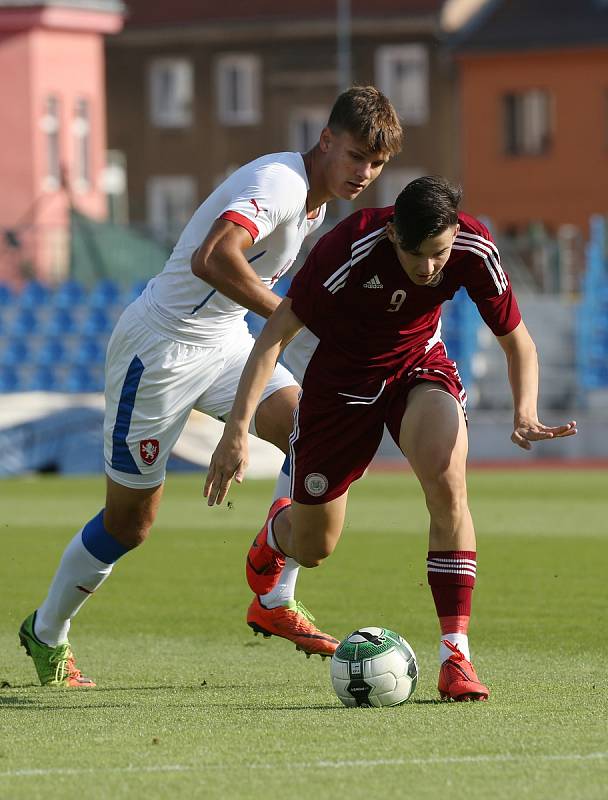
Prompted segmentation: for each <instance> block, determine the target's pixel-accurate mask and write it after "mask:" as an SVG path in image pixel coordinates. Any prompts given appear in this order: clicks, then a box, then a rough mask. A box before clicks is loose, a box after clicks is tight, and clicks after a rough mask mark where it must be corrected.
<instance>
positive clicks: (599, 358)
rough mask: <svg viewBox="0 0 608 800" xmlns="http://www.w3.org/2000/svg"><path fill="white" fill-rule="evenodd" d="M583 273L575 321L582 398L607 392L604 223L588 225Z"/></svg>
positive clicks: (607, 258)
mask: <svg viewBox="0 0 608 800" xmlns="http://www.w3.org/2000/svg"><path fill="white" fill-rule="evenodd" d="M590 229H591V237H590V240H589V244H588V245H587V252H586V262H587V263H586V267H587V268H586V271H585V275H584V278H583V282H582V292H581V300H580V304H579V307H578V309H577V319H576V351H577V366H578V380H579V386H580V387H581V390H582V394H583V397H582V398H581V400H582V399H583V398H584V397H586V393H587V392H589V391H593V390H595V389H600V390H605V389H607V388H608V255H607V254H608V248H607V243H608V233H607V225H606V220H605V219H604V218H603V217H601V216H599V215H598V216H594V217H593V218H592V219H591V224H590Z"/></svg>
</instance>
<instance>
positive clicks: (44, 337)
mask: <svg viewBox="0 0 608 800" xmlns="http://www.w3.org/2000/svg"><path fill="white" fill-rule="evenodd" d="M144 286H145V282H142V281H137V282H135V283H133V284H132V285H130V286H127V287H126V288H121V287H120V286H119V285H118V284H117V283H116V282H115V281H110V280H102V281H99V282H98V283H97V284H95V285H94V286H93V287H92V288H91V289H90V290H89V289H87V288H86V287H85V286H84V285H82V284H81V283H79V282H78V281H75V280H67V281H65V282H64V283H61V284H59V285H58V286H57V288H56V289H51V288H49V287H47V286H45V285H43V284H42V283H39V282H38V281H30V282H29V283H27V284H25V286H24V287H23V289H22V290H21V291H15V290H13V289H11V287H9V286H8V285H6V284H2V283H0V393H8V392H22V391H57V392H101V391H103V368H104V361H105V352H106V347H107V343H108V339H109V337H110V334H111V332H112V329H113V327H114V324H115V322H116V319H117V318H118V316H119V315H120V313H121V312H122V310H123V308H124V307H125V306H126V305H128V304H129V303H131V302H132V301H133V300H134V299H135V298H136V297H137V296H138V295H139V294H140V293H141V291H142V289H143V287H144Z"/></svg>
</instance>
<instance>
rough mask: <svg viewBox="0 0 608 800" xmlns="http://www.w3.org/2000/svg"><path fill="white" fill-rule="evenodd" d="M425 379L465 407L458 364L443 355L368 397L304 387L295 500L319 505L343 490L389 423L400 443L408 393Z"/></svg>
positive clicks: (294, 464)
mask: <svg viewBox="0 0 608 800" xmlns="http://www.w3.org/2000/svg"><path fill="white" fill-rule="evenodd" d="M421 380H424V381H432V382H433V383H437V384H439V385H440V386H441V387H442V388H443V389H444V390H445V391H446V392H448V393H449V394H451V395H452V396H453V397H455V398H456V400H457V401H458V402H459V403H460V405H461V406H462V408H463V410H464V408H465V405H466V393H465V390H464V388H463V386H462V383H461V382H460V376H459V374H458V370H457V368H456V364H455V363H454V362H453V361H450V360H449V359H447V358H445V357H444V356H435V357H433V358H432V359H430V360H429V362H428V363H425V365H424V367H416V368H414V369H412V370H411V371H409V372H405V373H404V374H403V375H402V376H400V377H399V378H394V379H389V380H388V381H386V382H385V383H384V384H383V385H382V386H381V385H380V384H378V385H377V386H376V387H374V388H375V390H376V393H372V392H370V393H369V394H367V395H365V396H362V395H353V394H346V393H333V394H331V395H328V394H325V393H317V392H316V391H314V390H312V391H309V390H306V389H305V390H303V391H302V393H301V396H300V403H299V406H298V408H297V410H296V413H295V415H294V429H293V433H292V435H291V440H290V442H291V448H290V454H291V496H292V498H293V499H294V500H296V501H297V502H298V503H303V504H305V505H315V504H320V503H327V502H329V501H330V500H333V499H334V498H336V497H340V495H342V494H344V492H345V491H346V490H347V489H348V487H349V486H350V485H351V483H352V482H353V481H356V480H357V479H358V478H360V477H361V475H363V473H364V472H365V469H366V468H367V467H368V465H369V463H370V461H371V460H372V458H373V457H374V456H375V454H376V451H377V449H378V447H379V445H380V441H381V439H382V435H383V433H384V426H385V425H386V427H387V428H388V430H389V433H390V434H391V436H392V437H393V439H394V441H395V442H396V444H397V446H398V445H399V432H400V430H401V421H402V419H403V414H404V412H405V407H406V404H407V398H408V394H409V393H410V391H411V389H413V387H414V386H417V385H418V384H419V383H420V381H421Z"/></svg>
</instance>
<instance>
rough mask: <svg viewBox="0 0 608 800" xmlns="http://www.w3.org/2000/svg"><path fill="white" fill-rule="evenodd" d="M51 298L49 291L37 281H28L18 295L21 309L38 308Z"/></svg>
mask: <svg viewBox="0 0 608 800" xmlns="http://www.w3.org/2000/svg"><path fill="white" fill-rule="evenodd" d="M50 298H51V292H50V289H49V288H48V287H47V286H45V285H44V284H43V283H40V282H39V281H29V282H28V283H26V284H25V286H24V287H23V289H22V290H21V292H20V293H19V295H18V302H19V305H20V306H21V308H39V307H40V306H44V305H46V304H47V303H48V302H49V300H50Z"/></svg>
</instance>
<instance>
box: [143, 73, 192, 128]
mask: <svg viewBox="0 0 608 800" xmlns="http://www.w3.org/2000/svg"><path fill="white" fill-rule="evenodd" d="M148 88H149V103H150V120H151V122H152V124H153V125H156V127H158V128H187V127H189V126H190V125H192V100H193V96H194V74H193V69H192V63H191V62H190V61H188V60H187V59H185V58H158V59H155V60H154V61H152V62H151V63H150V65H149V67H148Z"/></svg>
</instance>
